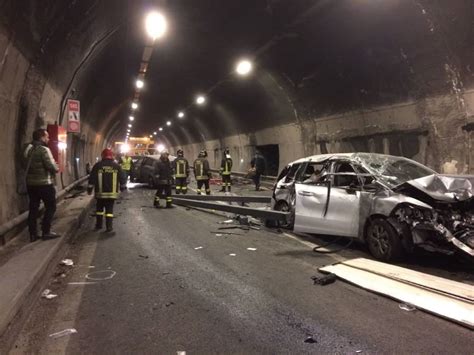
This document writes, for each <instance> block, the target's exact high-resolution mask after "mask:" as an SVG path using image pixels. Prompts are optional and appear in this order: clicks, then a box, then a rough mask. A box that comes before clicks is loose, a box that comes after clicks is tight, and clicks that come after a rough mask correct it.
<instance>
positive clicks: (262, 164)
mask: <svg viewBox="0 0 474 355" xmlns="http://www.w3.org/2000/svg"><path fill="white" fill-rule="evenodd" d="M266 165H267V163H266V161H265V158H264V156H263V155H262V153H260V151H259V150H258V149H257V150H256V151H255V156H254V157H253V159H252V160H251V162H250V166H251V168H252V169H253V170H254V174H253V176H252V180H253V182H254V183H255V191H259V190H260V177H261V176H262V175H263V174H264V173H265V170H266Z"/></svg>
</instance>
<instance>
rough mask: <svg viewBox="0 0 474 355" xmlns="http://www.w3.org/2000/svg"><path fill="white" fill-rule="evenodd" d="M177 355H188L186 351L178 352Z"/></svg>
mask: <svg viewBox="0 0 474 355" xmlns="http://www.w3.org/2000/svg"><path fill="white" fill-rule="evenodd" d="M176 355H186V351H177V352H176Z"/></svg>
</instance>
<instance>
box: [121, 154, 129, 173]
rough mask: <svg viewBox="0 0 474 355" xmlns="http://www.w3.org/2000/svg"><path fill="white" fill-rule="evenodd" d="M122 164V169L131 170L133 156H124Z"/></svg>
mask: <svg viewBox="0 0 474 355" xmlns="http://www.w3.org/2000/svg"><path fill="white" fill-rule="evenodd" d="M121 166H122V170H125V171H130V169H132V158H130V157H125V158H122V163H121Z"/></svg>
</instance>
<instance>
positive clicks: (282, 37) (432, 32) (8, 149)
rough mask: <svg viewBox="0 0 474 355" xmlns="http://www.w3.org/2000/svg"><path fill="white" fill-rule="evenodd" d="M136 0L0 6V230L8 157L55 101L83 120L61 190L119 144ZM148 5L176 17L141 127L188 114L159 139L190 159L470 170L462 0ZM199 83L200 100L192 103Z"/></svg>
mask: <svg viewBox="0 0 474 355" xmlns="http://www.w3.org/2000/svg"><path fill="white" fill-rule="evenodd" d="M143 3H144V4H145V5H146V4H147V3H148V5H149V4H150V3H152V2H147V1H143ZM143 3H142V2H133V4H132V2H130V1H126V0H114V1H113V2H109V1H98V0H81V1H72V2H61V1H54V0H43V1H41V5H39V4H40V2H35V1H13V0H0V8H1V10H2V11H0V115H1V117H0V119H1V122H2V123H3V128H4V129H3V130H1V133H0V134H1V137H2V140H1V143H0V151H1V153H2V155H1V156H2V157H3V158H4V164H2V166H1V168H0V196H2V198H1V200H0V223H3V222H5V221H6V220H8V219H10V218H12V217H14V216H16V215H18V213H19V212H20V211H22V210H25V209H26V198H25V197H22V196H19V195H18V194H16V178H17V173H18V169H19V163H18V159H19V155H20V154H21V150H22V147H23V145H24V144H25V143H26V142H28V141H29V140H30V139H31V138H30V137H31V133H32V131H33V130H34V129H35V128H38V127H40V126H44V125H45V124H47V123H53V122H55V121H57V120H59V119H60V109H61V103H62V102H63V99H64V98H66V97H71V96H73V97H74V98H78V99H80V100H81V107H82V125H83V128H82V132H81V134H80V135H70V136H69V141H68V154H69V156H68V166H67V169H66V172H65V174H64V179H63V180H64V183H65V184H67V183H69V182H71V181H72V180H74V178H75V176H76V175H77V174H79V175H80V174H82V173H84V165H85V163H86V162H90V163H93V162H94V161H95V159H96V157H97V156H98V155H99V153H100V150H101V149H102V148H103V147H104V146H106V145H108V144H112V143H113V141H115V140H118V139H121V138H122V134H123V130H124V127H125V124H126V122H127V121H126V117H127V116H128V107H127V106H128V105H127V104H128V103H129V100H130V98H131V95H132V91H131V89H130V88H131V85H132V84H133V79H134V77H135V75H136V70H137V68H138V64H139V58H140V56H141V51H142V50H143V38H142V37H140V36H141V35H140V34H139V33H138V32H140V31H141V30H140V29H136V28H134V27H135V25H136V24H134V23H133V21H135V20H134V18H135V17H137V16H141V15H142V14H143V13H142V11H141V10H143V8H142V7H141V6H142V5H143ZM137 4H139V5H137ZM154 4H155V5H162V6H164V7H165V8H166V9H167V10H168V12H169V14H170V15H171V16H173V15H174V18H175V23H174V24H173V25H174V34H173V35H172V38H170V39H169V41H168V42H164V43H162V44H160V47H159V48H158V49H157V51H158V52H157V54H158V55H157V56H154V61H152V63H150V78H149V79H150V80H149V82H148V83H147V84H148V85H147V91H146V92H144V97H143V102H141V106H142V107H143V110H142V111H141V112H140V113H139V116H140V117H139V120H138V122H137V125H138V128H137V134H145V133H147V134H149V133H150V132H151V131H153V130H155V129H156V128H157V127H158V126H160V125H163V123H164V122H165V121H166V120H167V119H168V118H170V117H175V115H176V111H177V110H179V109H183V108H186V113H187V115H186V117H185V119H183V120H182V121H180V120H178V119H174V121H173V126H172V127H171V129H166V130H165V133H164V134H163V136H161V137H159V139H160V140H161V141H163V142H165V143H166V145H167V146H169V147H171V148H172V149H177V148H178V147H183V148H184V150H185V154H186V155H187V157H188V158H189V159H190V160H193V158H194V157H196V156H197V154H198V152H199V150H201V149H203V148H205V149H207V151H208V152H209V155H210V161H211V164H212V165H213V166H214V167H216V166H217V165H218V163H219V161H220V159H221V153H222V150H223V149H224V148H225V147H230V149H231V153H232V156H233V158H234V162H235V166H236V167H235V169H236V170H240V171H245V170H246V169H247V168H248V163H249V161H250V159H251V157H252V154H253V152H254V149H255V147H256V146H264V145H278V148H279V161H278V163H279V166H280V168H281V167H282V166H283V165H284V164H286V163H288V162H289V161H292V160H295V159H297V158H299V157H302V156H306V155H311V154H318V153H331V152H346V151H373V152H381V153H389V154H397V155H404V156H408V157H410V158H414V159H416V160H418V161H420V162H422V163H425V164H427V165H429V166H431V167H433V168H435V169H436V170H439V171H442V172H450V173H474V156H473V154H474V153H473V150H474V149H472V138H473V133H472V127H473V125H474V118H473V111H474V91H473V88H474V74H473V71H472V70H473V68H474V51H473V50H472V48H473V46H474V28H473V25H472V18H473V17H474V7H473V4H472V2H471V1H469V0H452V1H449V2H446V1H423V0H419V1H417V0H413V1H408V0H407V1H402V0H386V1H384V2H377V3H376V4H375V3H374V2H373V1H366V0H357V1H354V0H350V1H349V0H341V1H338V2H334V1H324V0H319V1H306V0H294V1H291V2H285V1H254V0H248V1H247V0H241V1H236V2H235V3H233V2H230V1H229V3H228V8H227V9H226V11H224V12H222V13H220V15H221V16H216V15H215V13H214V12H213V10H214V7H215V6H216V5H215V2H214V1H211V0H202V1H201V2H200V7H197V6H196V7H193V6H189V2H187V1H184V0H183V1H181V0H176V1H155V2H154ZM246 9H247V10H246ZM248 9H251V10H252V11H250V10H248ZM243 15H245V16H248V18H246V20H248V22H245V23H246V26H244V27H242V26H241V25H242V20H241V19H240V18H239V16H243ZM130 18H131V19H130ZM137 18H138V17H137ZM191 24H192V25H191ZM227 28H230V30H227ZM234 30H235V31H234ZM241 53H247V54H250V57H253V58H254V59H255V63H256V70H255V72H254V75H253V76H252V77H251V78H248V79H246V80H238V79H237V78H235V77H234V76H232V75H229V68H230V67H231V66H232V64H233V60H234V59H235V58H236V56H238V55H240V54H241ZM210 54H212V55H210ZM217 82H218V83H219V84H218V85H215V83H217ZM209 87H213V89H212V90H210V92H208V98H209V101H208V104H207V105H206V107H204V108H202V109H201V108H197V107H195V106H194V105H192V104H189V102H190V100H191V99H192V95H193V94H194V93H195V92H197V91H201V92H202V90H204V92H206V90H205V89H206V88H209ZM72 89H74V92H72ZM186 102H188V104H189V105H188V106H186ZM64 124H65V122H63V125H64ZM76 158H79V165H78V166H76ZM58 186H59V187H61V185H60V184H59V185H58Z"/></svg>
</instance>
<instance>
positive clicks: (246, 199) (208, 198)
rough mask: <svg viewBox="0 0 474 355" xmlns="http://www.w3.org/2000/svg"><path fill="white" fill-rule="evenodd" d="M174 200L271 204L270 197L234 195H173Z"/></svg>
mask: <svg viewBox="0 0 474 355" xmlns="http://www.w3.org/2000/svg"><path fill="white" fill-rule="evenodd" d="M172 197H173V199H175V198H181V199H186V200H198V201H223V202H248V203H250V202H253V203H270V202H271V200H272V198H271V197H270V196H233V195H173V196H172Z"/></svg>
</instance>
